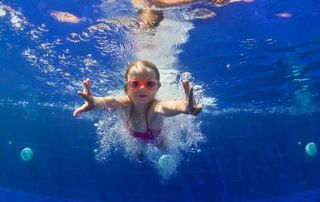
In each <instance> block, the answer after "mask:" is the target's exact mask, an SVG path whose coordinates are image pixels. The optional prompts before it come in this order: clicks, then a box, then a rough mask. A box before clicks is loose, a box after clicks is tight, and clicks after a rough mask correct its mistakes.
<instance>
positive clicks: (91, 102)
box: [73, 79, 130, 116]
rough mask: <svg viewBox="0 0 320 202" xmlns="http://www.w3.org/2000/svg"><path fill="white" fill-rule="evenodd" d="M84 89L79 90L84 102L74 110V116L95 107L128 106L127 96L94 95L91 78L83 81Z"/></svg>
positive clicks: (114, 107)
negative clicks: (92, 93) (91, 88)
mask: <svg viewBox="0 0 320 202" xmlns="http://www.w3.org/2000/svg"><path fill="white" fill-rule="evenodd" d="M83 87H84V88H83V91H82V92H81V91H78V95H79V96H81V97H82V98H83V99H84V104H83V105H82V106H81V107H78V108H77V109H75V110H74V112H73V116H77V115H78V114H80V113H82V112H86V111H90V110H93V109H112V110H114V109H117V108H120V107H123V106H126V105H127V104H128V103H130V102H129V99H128V98H127V96H123V97H117V98H115V97H94V96H92V95H91V90H90V80H89V79H86V80H84V81H83Z"/></svg>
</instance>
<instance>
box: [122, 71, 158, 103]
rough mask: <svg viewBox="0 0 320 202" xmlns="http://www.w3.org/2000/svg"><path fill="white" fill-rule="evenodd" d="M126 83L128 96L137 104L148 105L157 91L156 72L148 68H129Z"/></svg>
mask: <svg viewBox="0 0 320 202" xmlns="http://www.w3.org/2000/svg"><path fill="white" fill-rule="evenodd" d="M127 82H128V85H127V89H128V91H127V92H128V96H130V98H131V99H132V101H133V102H135V103H138V104H146V103H149V102H150V101H151V100H153V99H154V97H155V96H156V93H157V91H158V89H159V86H158V83H157V76H156V72H155V71H154V70H153V69H151V68H148V67H134V68H131V69H130V71H129V72H128V81H127Z"/></svg>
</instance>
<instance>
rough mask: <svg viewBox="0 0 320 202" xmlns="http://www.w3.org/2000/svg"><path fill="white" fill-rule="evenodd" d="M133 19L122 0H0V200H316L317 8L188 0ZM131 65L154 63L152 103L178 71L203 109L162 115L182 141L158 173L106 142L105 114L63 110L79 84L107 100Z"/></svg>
mask: <svg viewBox="0 0 320 202" xmlns="http://www.w3.org/2000/svg"><path fill="white" fill-rule="evenodd" d="M5 6H6V7H5ZM8 7H10V8H11V9H12V10H10V9H9V10H8ZM198 8H203V9H204V8H205V9H209V10H211V11H213V12H215V13H216V16H215V17H212V18H209V19H205V20H203V19H196V18H194V16H193V15H192V11H193V10H194V9H198ZM51 11H66V12H70V13H72V14H74V15H76V16H79V17H81V18H82V21H81V22H80V23H78V24H69V23H59V22H57V21H56V20H54V19H53V18H52V17H51V16H50V12H51ZM136 13H137V10H136V9H135V8H133V7H132V5H131V3H130V1H129V0H121V1H112V0H105V1H90V2H89V1H82V0H67V1H53V0H37V1H35V0H30V1H19V0H13V1H0V39H1V41H0V75H1V76H0V120H1V121H0V187H1V188H0V201H10V202H11V201H32V202H34V201H66V202H67V201H148V202H150V201H190V202H191V201H197V202H198V201H227V202H228V201H257V202H263V201H320V191H319V189H320V174H319V169H320V158H319V153H318V154H317V153H316V154H315V155H314V156H310V155H307V154H306V152H305V147H306V145H307V144H308V143H310V142H313V143H315V144H316V145H317V146H318V148H319V145H320V138H319V135H320V126H319V123H320V113H319V112H320V111H319V104H320V95H319V87H320V68H319V67H320V59H319V58H320V29H319V28H318V27H319V25H320V2H319V1H318V0H309V1H306V2H302V1H289V0H287V1H276V0H269V1H267V0H256V1H254V2H251V3H244V2H239V3H234V4H230V5H227V6H224V7H214V6H212V5H211V4H210V3H207V2H200V3H198V4H192V5H187V6H182V7H179V8H178V7H173V8H170V9H165V11H164V13H165V19H164V20H163V21H162V22H161V23H160V25H159V26H158V27H157V29H156V30H153V31H149V32H146V31H137V30H135V31H132V28H130V26H128V25H127V24H128V23H127V22H129V21H132V19H133V18H135V17H136V15H137V14H136ZM281 14H282V15H281ZM285 14H286V15H285ZM135 59H149V60H152V61H153V62H154V63H155V64H156V65H157V66H158V67H159V69H160V71H161V75H162V82H163V83H164V86H163V90H162V91H160V92H159V93H161V95H160V96H162V97H163V98H164V99H166V98H168V99H175V98H177V97H179V96H181V94H180V91H179V90H181V88H180V87H181V86H180V84H179V79H180V78H182V77H185V76H187V77H189V78H190V79H191V81H192V82H193V84H194V85H196V86H197V90H196V94H197V96H198V99H199V100H200V101H201V102H203V103H204V104H205V106H206V107H205V109H204V111H203V112H202V113H201V114H200V116H199V117H197V118H188V117H186V116H178V117H175V118H170V119H169V121H168V131H169V132H168V134H171V135H173V136H176V137H185V136H186V137H185V140H181V139H180V138H177V139H178V140H176V141H175V142H174V144H176V145H182V146H183V148H182V149H180V150H179V152H178V154H179V158H177V159H176V160H177V162H179V165H178V166H177V168H176V170H175V173H174V174H173V175H170V177H168V178H166V179H164V178H163V171H162V170H161V169H158V168H157V167H156V166H155V165H154V164H153V163H151V162H149V161H146V162H142V163H139V162H138V161H136V160H135V159H133V158H131V157H130V155H128V150H127V149H128V148H127V147H126V145H123V144H121V143H119V140H118V139H117V138H115V137H114V136H112V135H114V134H116V132H117V130H119V127H118V126H117V125H116V123H117V121H118V119H117V117H114V116H112V115H110V114H108V113H107V112H101V111H100V112H99V111H95V112H90V113H87V114H84V115H82V116H80V117H78V118H74V117H72V112H73V110H74V109H75V108H76V107H77V106H80V105H81V99H80V98H79V97H78V96H77V95H76V91H77V90H80V89H81V88H82V87H81V81H82V80H83V79H85V78H90V79H91V80H92V82H93V86H92V87H93V92H94V93H95V94H96V95H106V94H109V95H119V94H121V86H122V85H123V80H122V77H123V74H124V69H125V67H126V65H127V64H128V63H129V62H131V61H132V60H135ZM185 134H186V135H185ZM184 135H185V136H184ZM188 141H190V142H193V143H194V144H190V145H189V144H187V143H188ZM26 147H29V148H31V149H32V151H33V158H32V159H31V160H30V161H28V162H25V161H23V160H22V159H21V157H20V152H21V150H22V149H24V148H26ZM129 153H130V152H129Z"/></svg>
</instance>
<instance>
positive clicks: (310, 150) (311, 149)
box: [305, 142, 317, 156]
mask: <svg viewBox="0 0 320 202" xmlns="http://www.w3.org/2000/svg"><path fill="white" fill-rule="evenodd" d="M305 152H306V154H307V155H308V156H315V155H316V154H317V145H316V144H315V143H314V142H309V143H308V144H307V145H306V147H305Z"/></svg>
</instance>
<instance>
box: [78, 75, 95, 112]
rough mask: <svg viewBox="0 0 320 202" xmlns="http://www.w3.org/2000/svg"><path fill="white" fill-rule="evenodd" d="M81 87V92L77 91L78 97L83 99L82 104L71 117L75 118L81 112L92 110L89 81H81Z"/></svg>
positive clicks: (92, 103) (92, 101)
mask: <svg viewBox="0 0 320 202" xmlns="http://www.w3.org/2000/svg"><path fill="white" fill-rule="evenodd" d="M83 87H84V88H83V91H82V92H81V91H78V95H79V96H81V97H82V98H83V99H84V104H83V105H82V106H81V107H78V108H77V109H76V110H74V112H73V116H77V115H78V114H80V113H82V112H86V111H90V110H92V109H94V98H93V96H92V95H91V90H90V80H89V79H86V80H84V81H83Z"/></svg>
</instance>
